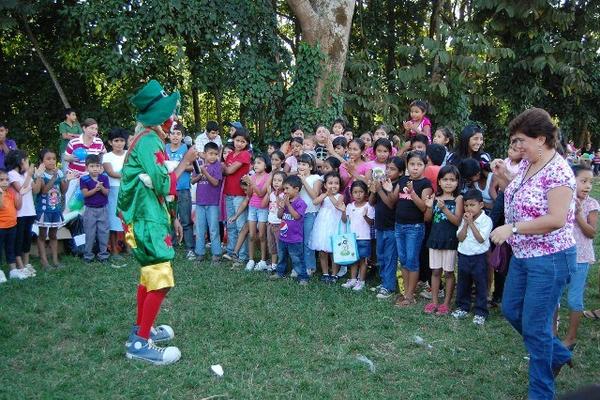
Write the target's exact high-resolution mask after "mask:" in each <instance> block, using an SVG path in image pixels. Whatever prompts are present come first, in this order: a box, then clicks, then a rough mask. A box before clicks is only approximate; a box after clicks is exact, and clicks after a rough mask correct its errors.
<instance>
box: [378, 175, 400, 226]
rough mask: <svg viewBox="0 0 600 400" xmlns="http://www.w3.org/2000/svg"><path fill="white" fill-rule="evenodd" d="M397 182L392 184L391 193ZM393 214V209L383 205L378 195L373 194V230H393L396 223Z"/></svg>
mask: <svg viewBox="0 0 600 400" xmlns="http://www.w3.org/2000/svg"><path fill="white" fill-rule="evenodd" d="M396 185H398V182H394V184H393V188H392V191H394V189H395V188H396ZM395 213H396V211H394V209H393V208H389V207H388V206H386V205H385V203H384V202H383V200H382V199H381V197H380V196H379V194H377V193H376V194H375V229H377V230H380V231H388V230H390V229H394V225H395V223H396V220H395Z"/></svg>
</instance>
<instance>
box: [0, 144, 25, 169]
mask: <svg viewBox="0 0 600 400" xmlns="http://www.w3.org/2000/svg"><path fill="white" fill-rule="evenodd" d="M25 159H27V154H25V152H24V151H23V150H19V149H15V150H11V151H9V152H8V154H7V155H6V159H5V160H4V165H5V167H6V170H7V171H12V170H13V169H15V168H19V174H22V173H23V172H25V171H21V163H22V162H23V160H25Z"/></svg>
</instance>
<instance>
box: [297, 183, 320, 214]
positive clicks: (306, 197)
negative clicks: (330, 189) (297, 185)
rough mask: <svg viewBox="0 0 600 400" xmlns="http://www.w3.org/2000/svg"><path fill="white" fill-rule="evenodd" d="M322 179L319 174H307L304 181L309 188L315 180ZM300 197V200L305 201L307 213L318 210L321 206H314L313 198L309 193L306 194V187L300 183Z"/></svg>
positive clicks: (313, 184)
mask: <svg viewBox="0 0 600 400" xmlns="http://www.w3.org/2000/svg"><path fill="white" fill-rule="evenodd" d="M322 180H323V178H321V177H320V176H319V175H309V176H307V177H306V183H308V184H309V185H310V187H311V188H312V187H314V186H315V182H317V181H322ZM300 198H301V199H302V200H304V202H305V203H306V212H307V213H314V212H317V211H319V208H321V206H320V205H318V206H315V205H314V204H313V199H312V197H310V194H308V192H307V191H306V188H305V187H304V185H302V189H301V190H300Z"/></svg>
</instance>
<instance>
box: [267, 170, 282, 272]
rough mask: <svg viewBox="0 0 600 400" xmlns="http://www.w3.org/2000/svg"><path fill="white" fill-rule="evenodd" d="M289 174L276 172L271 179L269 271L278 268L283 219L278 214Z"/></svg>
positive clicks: (268, 240) (268, 234)
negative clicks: (284, 183)
mask: <svg viewBox="0 0 600 400" xmlns="http://www.w3.org/2000/svg"><path fill="white" fill-rule="evenodd" d="M285 178H287V175H286V174H285V172H283V171H278V172H275V173H274V174H273V176H272V179H271V190H270V191H269V218H268V219H267V222H268V226H267V244H268V247H269V253H270V254H271V266H270V268H269V272H273V271H275V269H276V268H277V254H278V251H279V250H278V247H279V231H280V228H281V219H280V218H279V217H278V216H277V212H278V205H277V202H278V200H279V199H282V198H283V196H284V194H283V182H284V181H285Z"/></svg>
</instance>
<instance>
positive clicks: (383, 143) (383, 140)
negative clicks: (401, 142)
mask: <svg viewBox="0 0 600 400" xmlns="http://www.w3.org/2000/svg"><path fill="white" fill-rule="evenodd" d="M379 146H383V147H385V148H386V149H388V151H389V152H390V154H392V142H390V140H389V139H386V138H379V139H377V140H376V141H375V143H373V150H374V151H377V147H379Z"/></svg>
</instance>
